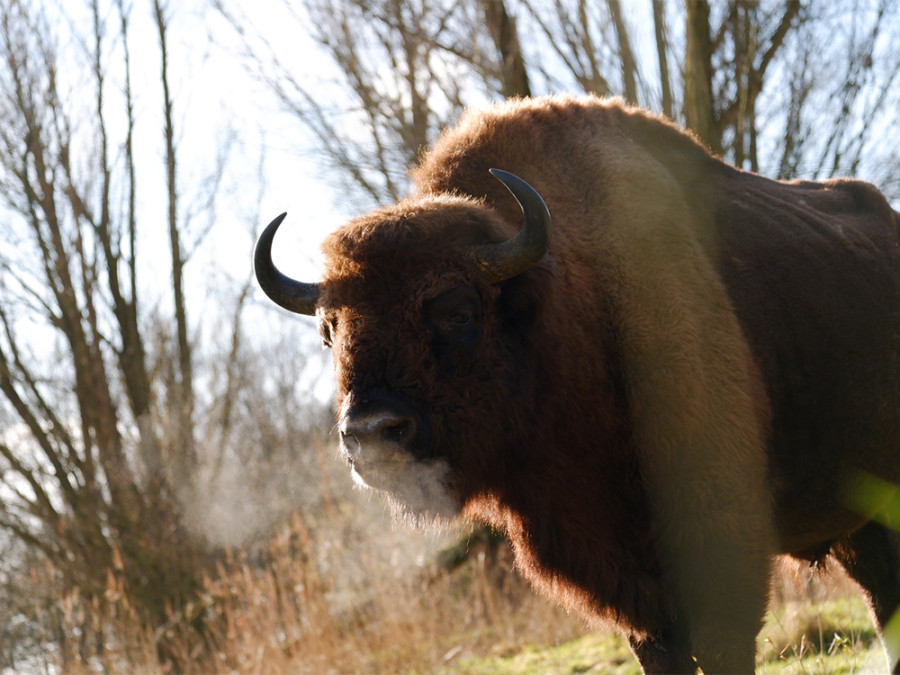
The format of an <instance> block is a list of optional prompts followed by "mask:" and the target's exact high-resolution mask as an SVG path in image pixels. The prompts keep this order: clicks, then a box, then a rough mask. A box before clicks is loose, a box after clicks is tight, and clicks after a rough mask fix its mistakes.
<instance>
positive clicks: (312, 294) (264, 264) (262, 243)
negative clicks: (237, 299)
mask: <svg viewBox="0 0 900 675" xmlns="http://www.w3.org/2000/svg"><path fill="white" fill-rule="evenodd" d="M286 215H287V214H286V213H282V214H281V215H280V216H278V217H277V218H276V219H275V220H273V221H272V222H271V223H269V224H268V226H266V229H265V230H263V233H262V234H261V235H259V239H257V240H256V249H255V250H254V251H253V270H254V271H255V272H256V280H257V281H258V282H259V285H260V287H261V288H262V289H263V291H265V293H266V295H268V296H269V298H270V299H271V300H272V301H273V302H275V303H276V304H278V305H281V306H282V307H284V308H285V309H287V310H290V311H291V312H297V314H315V313H316V302H317V301H318V299H319V285H318V284H308V283H304V282H302V281H295V280H294V279H291V278H290V277H288V276H285V275H284V274H282V273H281V272H279V271H278V268H277V267H275V263H273V262H272V240H273V239H274V238H275V231H276V230H278V226H279V225H281V221H282V220H284V217H285V216H286Z"/></svg>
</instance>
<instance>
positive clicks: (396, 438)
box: [381, 417, 415, 443]
mask: <svg viewBox="0 0 900 675" xmlns="http://www.w3.org/2000/svg"><path fill="white" fill-rule="evenodd" d="M414 432H415V422H413V420H412V419H410V418H408V417H407V418H403V419H399V420H396V421H394V420H391V421H387V422H385V424H384V426H383V427H382V428H381V438H382V440H384V441H387V442H389V443H404V442H405V441H407V440H409V438H410V437H411V436H412V435H413V433H414Z"/></svg>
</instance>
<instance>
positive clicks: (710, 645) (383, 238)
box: [319, 98, 900, 673]
mask: <svg viewBox="0 0 900 675" xmlns="http://www.w3.org/2000/svg"><path fill="white" fill-rule="evenodd" d="M492 167H498V168H501V169H505V170H507V171H511V172H513V173H515V174H517V175H519V176H521V177H522V178H523V179H525V180H526V181H528V182H529V183H530V184H531V185H532V186H533V187H534V188H535V189H536V190H537V191H538V192H539V193H540V194H541V195H542V196H543V198H544V200H545V201H546V203H547V205H548V207H549V210H550V212H551V214H552V217H553V223H554V229H553V232H552V235H551V244H550V250H549V254H548V256H547V257H546V258H545V259H544V260H543V261H542V262H540V263H539V264H537V265H536V266H534V267H533V268H531V269H530V270H529V271H527V272H526V273H524V274H522V275H520V276H518V277H515V278H513V279H510V280H508V281H505V282H502V283H500V284H491V283H488V282H487V281H485V280H484V279H483V278H482V277H481V275H480V274H479V270H478V269H477V266H476V265H474V264H473V263H472V262H471V261H470V259H469V258H467V257H466V256H464V255H462V251H463V249H464V248H465V247H467V246H470V245H473V244H483V243H485V242H487V241H502V240H505V239H507V238H508V237H510V236H512V235H513V234H515V232H516V230H517V228H518V227H519V223H520V222H521V212H520V211H519V208H518V206H517V204H516V203H515V201H514V200H513V199H512V198H511V197H510V196H509V194H508V193H507V192H506V189H505V188H504V186H503V185H502V184H501V183H500V182H498V181H496V180H494V179H493V178H492V177H491V176H490V174H489V173H488V169H490V168H492ZM413 179H414V185H415V190H414V194H413V195H412V196H411V197H410V198H408V199H407V200H405V201H402V202H400V203H399V204H397V205H394V206H390V207H387V208H384V209H381V210H378V211H375V212H374V213H371V214H369V215H368V216H366V217H364V218H361V219H358V220H356V221H353V222H351V223H349V224H348V225H347V226H345V227H344V228H342V229H340V230H339V231H337V232H336V233H334V234H333V235H332V236H331V237H329V239H328V240H327V241H326V242H325V245H324V251H325V255H326V260H327V262H326V274H325V277H324V278H323V280H322V284H321V288H322V295H321V298H320V300H319V314H320V317H321V323H322V327H323V334H324V335H325V338H326V341H327V342H328V343H329V344H331V345H332V346H333V349H334V357H335V367H336V372H337V381H338V402H339V405H340V406H341V409H342V411H343V413H344V414H345V415H347V414H348V412H347V411H354V413H355V414H359V410H370V409H372V407H373V406H375V405H376V404H375V403H373V402H378V405H379V406H382V407H383V406H392V408H395V409H402V410H403V411H405V412H404V419H408V420H413V421H414V423H415V424H414V429H415V434H414V439H413V440H411V441H410V442H409V447H408V449H409V453H410V455H411V456H410V461H411V462H412V461H415V462H418V463H420V464H423V465H427V466H429V467H431V468H432V469H433V474H432V476H437V478H436V479H435V480H436V481H437V482H438V483H441V484H444V483H446V488H447V491H448V493H449V494H452V495H453V499H454V500H456V502H455V503H458V504H459V506H460V508H461V510H462V513H464V514H465V515H466V516H468V517H471V518H475V519H478V520H482V521H485V522H488V523H490V524H492V525H494V526H495V527H498V528H501V529H503V530H504V531H506V532H507V533H508V535H509V537H510V540H511V541H512V544H513V546H514V549H515V552H516V557H517V561H518V566H519V568H520V570H521V571H522V573H523V574H524V575H526V576H527V577H528V578H529V579H530V580H531V581H532V582H533V583H534V584H535V586H536V587H538V588H539V589H540V590H542V591H543V592H544V593H547V594H548V595H550V596H552V597H554V598H556V599H557V600H559V601H560V602H562V603H564V604H565V605H567V606H569V607H571V608H573V609H576V610H578V611H580V612H582V613H584V614H585V615H586V616H588V617H591V618H593V619H595V620H597V621H601V622H605V621H613V622H615V623H616V624H617V625H618V626H619V627H620V628H621V629H622V630H623V631H624V632H625V633H626V634H627V635H628V636H629V638H630V639H631V642H632V645H633V648H634V650H635V653H636V655H637V656H638V658H639V660H640V661H641V664H642V666H643V668H644V669H645V671H647V672H693V671H694V670H695V668H696V667H697V664H699V666H700V667H701V668H703V669H704V670H705V671H706V672H708V673H712V672H748V671H751V670H752V669H753V664H754V637H755V635H756V633H757V631H758V629H759V627H760V622H761V618H762V615H763V612H764V609H765V602H766V595H767V583H768V576H769V572H770V565H771V560H772V557H773V556H774V555H775V554H776V553H788V554H795V555H798V556H805V557H809V558H820V557H823V556H826V555H828V554H829V552H830V551H831V550H832V547H836V548H835V549H834V550H835V557H836V559H837V560H839V561H840V562H842V563H843V564H845V566H846V567H847V569H848V570H849V571H850V573H851V574H853V575H854V576H855V577H856V578H857V579H858V580H859V581H860V583H861V584H862V585H863V586H864V588H865V590H866V592H867V593H868V594H869V597H870V600H871V602H872V605H873V607H874V608H875V613H876V616H877V619H878V620H879V621H880V623H883V622H884V621H885V620H886V619H887V618H888V617H889V616H890V614H891V613H892V612H893V611H895V610H896V608H897V606H898V604H900V557H898V556H900V546H898V545H897V541H898V539H897V536H896V535H895V534H892V533H889V532H887V531H886V530H884V529H883V528H881V527H880V526H878V525H876V524H873V523H869V524H868V525H865V519H864V518H862V517H861V516H858V515H856V514H854V513H852V512H851V511H849V510H847V509H845V508H844V507H843V505H842V502H841V498H840V495H841V490H842V488H843V485H844V484H845V481H846V480H848V479H850V478H852V477H853V476H854V475H855V472H857V471H867V472H871V473H874V474H876V475H879V476H882V477H884V478H886V479H888V480H894V481H898V480H900V443H898V440H900V433H898V431H900V416H898V404H900V391H898V387H900V377H898V376H900V372H898V369H900V338H898V336H900V248H898V233H897V230H898V226H900V215H898V214H897V213H895V212H893V211H892V210H891V209H890V207H889V206H888V205H887V203H886V202H885V200H884V198H883V197H882V196H881V195H880V194H879V193H878V192H877V191H876V190H875V189H874V188H873V187H871V186H869V185H866V184H863V183H860V182H856V181H835V182H827V183H783V182H776V181H771V180H767V179H765V178H761V177H759V176H755V175H751V174H748V173H745V172H742V171H739V170H737V169H734V168H732V167H729V166H727V165H725V164H724V163H722V162H721V161H719V160H718V159H715V158H713V157H712V156H710V155H709V154H708V153H707V152H706V151H705V150H704V148H703V147H701V146H700V145H699V144H698V143H697V142H696V141H695V140H694V139H693V138H692V137H690V136H689V135H688V134H685V133H684V132H682V131H680V130H679V129H677V128H676V127H675V126H673V125H672V124H670V123H668V122H666V121H664V120H662V119H660V118H658V117H654V116H652V115H650V114H648V113H646V112H643V111H640V110H636V109H631V108H627V107H625V106H623V105H621V104H619V103H616V102H609V101H601V100H598V99H594V98H584V99H572V98H548V99H539V100H526V101H513V102H509V103H506V104H503V105H499V106H496V107H494V108H491V109H489V110H487V111H484V112H475V113H469V114H468V115H466V116H465V118H464V119H463V120H462V122H461V123H460V124H459V125H458V126H457V127H456V128H455V129H452V130H450V131H448V132H447V133H445V134H444V135H443V136H442V138H441V139H440V140H439V141H438V143H437V144H436V146H435V147H434V149H433V150H432V151H431V152H429V153H428V154H427V155H426V156H425V157H424V159H423V161H422V162H421V165H420V166H419V167H418V168H416V169H415V170H414V172H413ZM445 306H450V307H451V310H452V311H451V310H446V309H444V307H445ZM459 307H463V308H464V309H465V311H461V310H459ZM453 311H455V312H457V314H459V316H457V315H452V316H451V314H452V312H453ZM385 401H387V402H388V403H384V402H385ZM404 424H405V423H404ZM395 431H396V433H398V434H399V433H401V432H402V433H404V434H410V435H412V434H411V432H409V430H408V429H407V427H406V426H403V427H402V428H400V429H399V430H395ZM392 433H393V432H392ZM361 451H362V453H365V451H366V448H365V447H363V448H362V449H361ZM413 458H414V459H413ZM404 466H405V465H404ZM404 470H406V469H404ZM410 471H411V469H410ZM409 476H410V478H409V479H410V480H411V481H412V480H415V474H414V473H410V474H409ZM429 480H431V479H429ZM442 481H443V482H442ZM385 489H386V490H387V491H389V492H391V489H388V488H385ZM860 528H861V529H860ZM885 562H886V563H887V564H885ZM893 657H894V658H896V655H893ZM694 659H696V662H695V660H694Z"/></svg>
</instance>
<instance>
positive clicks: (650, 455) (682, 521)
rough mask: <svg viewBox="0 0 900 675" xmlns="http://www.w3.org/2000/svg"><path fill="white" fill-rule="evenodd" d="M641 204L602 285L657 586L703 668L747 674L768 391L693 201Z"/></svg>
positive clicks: (757, 586)
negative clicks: (613, 273) (660, 206)
mask: <svg viewBox="0 0 900 675" xmlns="http://www.w3.org/2000/svg"><path fill="white" fill-rule="evenodd" d="M664 190H665V186H664V185H661V186H659V191H660V192H664ZM670 196H671V197H672V198H671V199H669V200H668V201H666V204H667V205H668V206H667V207H666V208H667V209H669V210H670V211H671V210H672V209H674V206H673V205H674V204H676V203H677V200H676V198H675V196H674V195H670ZM643 201H644V202H646V200H643ZM618 206H619V211H618V212H619V213H620V214H627V213H628V212H629V208H630V207H629V205H628V204H627V203H624V202H623V203H622V204H619V205H618ZM642 215H643V216H644V217H643V219H642V218H639V217H637V215H636V216H635V217H634V218H630V219H626V222H627V225H628V227H620V228H616V231H615V232H613V233H611V234H610V248H611V249H612V250H616V251H617V253H618V254H619V257H620V259H621V261H622V262H621V264H620V265H619V267H618V272H619V274H618V277H617V278H616V279H614V280H611V282H610V284H609V289H610V293H611V296H612V298H613V304H614V313H615V316H616V319H615V323H616V331H617V333H618V336H619V345H620V348H621V353H622V357H623V362H624V371H625V379H626V386H627V396H628V400H629V407H630V416H631V422H632V429H633V438H634V442H635V449H636V453H637V456H638V461H639V463H640V467H641V473H642V476H643V479H644V482H645V490H646V495H647V500H648V503H649V506H650V515H651V519H652V520H653V531H654V533H655V546H656V553H657V556H658V560H659V564H660V567H661V569H662V574H663V584H664V585H665V587H666V588H667V589H668V591H669V593H670V594H671V596H672V599H673V600H674V605H675V606H676V607H677V608H678V616H677V617H675V619H674V620H675V621H676V622H677V623H678V624H679V626H681V627H682V628H680V630H682V631H686V632H687V634H688V635H689V640H690V645H691V652H692V654H693V656H694V657H695V658H696V660H697V663H698V665H699V667H700V668H702V669H703V671H704V672H705V673H707V675H709V674H710V673H748V672H753V669H754V666H755V637H756V634H757V632H758V631H759V629H760V627H761V625H762V617H763V615H764V613H765V604H766V599H767V594H768V583H769V573H770V568H771V560H772V556H773V555H774V552H775V543H774V542H775V537H774V524H773V521H772V511H771V507H772V504H771V502H772V498H771V494H770V488H769V483H768V473H769V470H768V466H767V454H766V441H767V433H768V418H769V407H768V400H767V399H766V391H765V387H764V385H763V382H762V380H761V378H760V374H759V372H758V370H757V368H756V365H755V359H754V357H753V354H752V353H751V351H750V347H749V345H748V344H747V342H746V340H745V338H744V334H743V331H742V329H741V326H740V324H739V322H738V319H737V317H736V315H735V314H734V310H733V308H732V305H731V302H730V300H729V297H728V294H727V292H726V289H725V287H724V285H723V283H722V281H721V279H719V277H718V276H717V274H716V272H715V269H714V268H713V266H712V263H711V262H710V260H709V259H708V258H707V257H706V255H705V251H704V248H703V247H702V246H701V245H700V244H699V243H698V241H697V239H696V238H695V233H694V232H693V231H691V229H690V228H691V227H692V223H694V219H692V216H691V214H690V212H689V211H688V210H687V209H685V212H684V213H682V214H677V217H675V215H673V214H672V213H660V214H658V215H659V220H658V221H654V219H653V218H652V217H649V216H650V215H652V214H648V213H644V214H642ZM664 218H669V220H668V221H666V220H664ZM658 647H659V648H657V646H654V645H653V644H651V645H650V646H648V647H647V648H646V651H647V652H648V657H647V658H648V660H649V661H650V662H651V663H652V656H653V654H654V652H658V651H659V649H661V648H671V647H670V646H668V645H665V644H664V641H660V644H659V645H658Z"/></svg>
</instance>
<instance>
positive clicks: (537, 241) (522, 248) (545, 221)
mask: <svg viewBox="0 0 900 675" xmlns="http://www.w3.org/2000/svg"><path fill="white" fill-rule="evenodd" d="M490 171H491V174H493V176H494V177H495V178H497V179H498V180H499V181H501V182H502V183H503V184H504V185H505V186H506V188H507V189H508V190H509V191H510V192H511V193H512V195H513V197H515V198H516V201H517V202H519V206H520V207H521V208H522V213H523V214H524V215H525V224H524V225H523V226H522V230H521V231H520V232H519V234H517V235H516V236H515V237H512V238H511V239H508V240H506V241H504V242H501V243H499V244H486V245H484V246H476V247H475V248H474V249H473V251H472V253H473V256H474V258H475V260H476V262H477V263H478V265H479V267H481V269H482V271H483V273H484V275H485V276H486V277H487V278H488V279H489V280H490V281H491V283H499V282H501V281H505V280H506V279H511V278H513V277H515V276H518V275H519V274H521V273H522V272H524V271H525V270H527V269H528V268H529V267H531V266H532V265H534V264H535V263H536V262H538V261H539V260H540V259H541V258H543V257H544V254H545V253H546V252H547V247H548V246H549V245H550V226H551V224H552V221H551V219H550V211H549V210H548V209H547V205H546V204H545V203H544V200H543V199H542V198H541V196H540V195H539V194H538V193H537V190H535V189H534V188H533V187H531V186H530V185H529V184H528V183H526V182H525V181H524V180H522V179H521V178H519V177H518V176H516V175H515V174H512V173H509V172H508V171H501V170H500V169H491V170H490Z"/></svg>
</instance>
